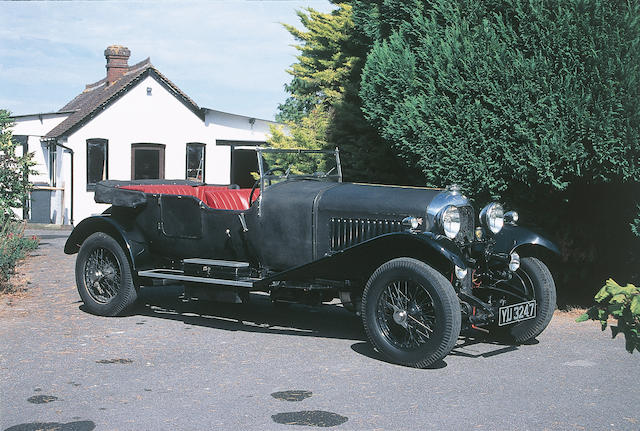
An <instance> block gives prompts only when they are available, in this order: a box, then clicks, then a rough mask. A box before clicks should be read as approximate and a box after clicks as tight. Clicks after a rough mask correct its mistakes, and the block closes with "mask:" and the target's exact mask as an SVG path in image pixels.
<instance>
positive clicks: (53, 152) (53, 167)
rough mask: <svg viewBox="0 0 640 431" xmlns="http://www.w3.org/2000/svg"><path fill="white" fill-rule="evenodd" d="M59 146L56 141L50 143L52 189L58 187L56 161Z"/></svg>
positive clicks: (50, 182) (50, 180) (50, 179)
mask: <svg viewBox="0 0 640 431" xmlns="http://www.w3.org/2000/svg"><path fill="white" fill-rule="evenodd" d="M57 147H58V146H57V145H56V142H55V141H50V142H49V184H50V185H51V187H55V186H56V170H57V169H56V161H57V153H56V149H57Z"/></svg>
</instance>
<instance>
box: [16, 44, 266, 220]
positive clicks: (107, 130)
mask: <svg viewBox="0 0 640 431" xmlns="http://www.w3.org/2000/svg"><path fill="white" fill-rule="evenodd" d="M104 54H105V57H106V60H107V64H106V69H107V75H106V77H105V78H103V79H101V80H100V81H98V82H96V83H94V84H89V85H87V86H86V88H85V89H84V91H82V93H80V94H79V95H78V96H76V97H75V98H74V99H73V100H71V101H70V102H69V103H67V104H66V105H65V106H63V107H62V108H61V109H60V110H59V111H57V112H52V113H43V114H33V115H18V116H15V117H13V120H14V122H15V125H14V127H13V135H14V138H16V139H17V140H19V141H20V142H22V146H23V151H29V152H33V153H35V160H36V162H37V166H36V167H35V169H36V170H37V172H38V173H37V174H36V175H32V176H31V177H30V180H31V182H32V183H34V184H35V185H36V189H35V190H34V192H33V193H32V196H31V204H30V208H29V211H28V213H27V212H26V213H25V214H24V215H25V217H28V218H29V220H31V221H33V222H41V223H55V224H77V223H78V222H79V221H81V220H82V219H84V218H86V217H89V216H90V215H92V214H98V213H101V212H103V211H104V210H105V209H106V208H107V207H108V206H107V205H104V204H97V203H96V202H95V201H94V199H93V190H94V188H95V183H96V182H98V181H100V180H104V179H114V180H130V179H153V178H159V179H163V178H166V179H196V180H200V181H204V182H207V183H210V184H229V183H237V184H240V185H241V186H243V187H247V186H249V187H250V186H251V184H247V183H249V182H252V180H251V177H250V172H251V171H255V170H256V167H255V163H256V162H255V154H247V150H241V149H239V150H235V149H234V148H235V147H236V146H246V145H261V144H264V143H265V141H266V139H267V137H268V135H269V130H270V129H269V126H270V125H271V124H276V123H273V122H271V121H267V120H260V119H256V118H252V117H248V116H242V115H235V114H229V113H226V112H221V111H216V110H212V109H207V108H200V107H199V106H198V105H197V104H196V103H195V102H194V101H193V100H192V99H191V98H189V97H188V96H187V95H186V94H184V93H183V92H182V91H181V90H180V89H179V88H178V87H177V86H176V85H175V84H174V83H172V82H171V81H170V80H169V79H167V78H166V77H165V76H164V75H162V74H161V73H160V72H159V71H158V70H157V69H156V68H155V67H154V66H153V65H152V64H151V62H150V60H149V59H148V58H147V59H146V60H144V61H141V62H140V63H137V64H135V65H133V66H129V65H128V59H129V56H130V51H129V49H127V48H126V47H122V46H116V45H113V46H109V47H108V48H107V49H106V50H105V52H104Z"/></svg>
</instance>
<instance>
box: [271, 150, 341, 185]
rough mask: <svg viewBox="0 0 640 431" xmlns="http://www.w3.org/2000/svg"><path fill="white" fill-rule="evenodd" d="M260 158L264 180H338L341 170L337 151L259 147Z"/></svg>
mask: <svg viewBox="0 0 640 431" xmlns="http://www.w3.org/2000/svg"><path fill="white" fill-rule="evenodd" d="M259 152H260V156H261V157H260V159H261V162H262V173H263V178H264V179H265V180H269V181H270V182H278V181H282V180H288V179H298V178H299V179H315V180H318V181H340V180H341V177H342V172H341V170H340V162H339V160H340V159H339V157H338V154H337V151H317V150H290V149H287V150H279V149H271V148H268V149H261V150H259Z"/></svg>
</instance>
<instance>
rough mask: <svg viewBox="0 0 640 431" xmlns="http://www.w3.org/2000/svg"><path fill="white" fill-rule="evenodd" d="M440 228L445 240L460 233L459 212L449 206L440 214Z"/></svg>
mask: <svg viewBox="0 0 640 431" xmlns="http://www.w3.org/2000/svg"><path fill="white" fill-rule="evenodd" d="M440 226H441V227H442V231H443V232H444V234H445V235H446V236H447V238H451V239H453V238H455V237H456V235H458V232H460V211H458V208H456V207H454V206H453V205H449V206H448V207H446V208H445V209H444V210H442V212H441V213H440Z"/></svg>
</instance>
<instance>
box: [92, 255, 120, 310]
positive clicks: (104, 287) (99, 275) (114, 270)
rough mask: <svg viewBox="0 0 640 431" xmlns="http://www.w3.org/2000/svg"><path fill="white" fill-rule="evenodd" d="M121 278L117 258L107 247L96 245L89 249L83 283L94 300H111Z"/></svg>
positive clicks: (106, 301) (116, 291)
mask: <svg viewBox="0 0 640 431" xmlns="http://www.w3.org/2000/svg"><path fill="white" fill-rule="evenodd" d="M121 278H122V270H121V269H120V265H119V264H118V260H117V259H116V257H115V256H114V255H113V253H112V252H111V251H110V250H109V249H106V248H102V247H97V248H95V249H93V250H92V251H91V253H90V254H89V256H88V257H87V260H86V262H85V264H84V283H85V285H86V286H87V290H88V291H89V295H91V297H92V298H93V299H94V300H95V301H96V302H99V303H100V304H108V303H109V302H111V301H112V300H113V299H114V298H115V297H116V295H117V294H118V290H119V289H120V282H121Z"/></svg>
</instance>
